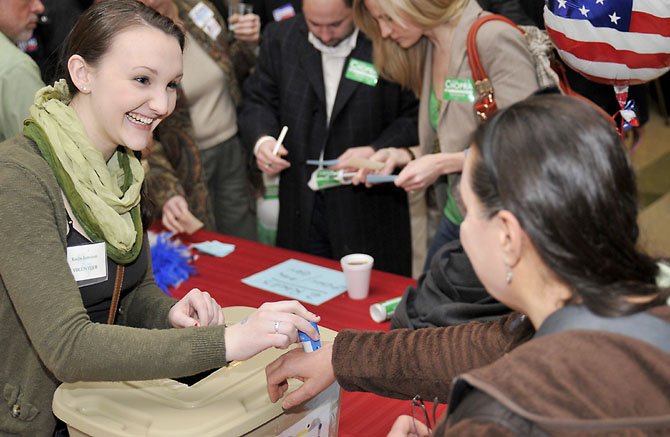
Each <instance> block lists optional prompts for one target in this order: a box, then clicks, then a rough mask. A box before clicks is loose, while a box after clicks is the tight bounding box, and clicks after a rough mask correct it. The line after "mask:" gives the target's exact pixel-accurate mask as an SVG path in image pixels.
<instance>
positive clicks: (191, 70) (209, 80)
mask: <svg viewBox="0 0 670 437" xmlns="http://www.w3.org/2000/svg"><path fill="white" fill-rule="evenodd" d="M145 2H146V4H148V5H149V6H152V7H153V8H155V9H157V10H158V11H159V12H161V13H163V14H164V15H167V16H171V17H172V18H174V19H175V20H178V21H180V22H181V23H182V24H183V26H184V29H185V31H186V40H187V43H186V47H185V50H184V77H183V79H182V81H181V86H180V89H179V94H178V95H179V98H178V103H177V106H178V107H177V110H176V111H175V113H174V114H173V115H172V116H171V117H169V118H168V119H167V120H166V121H165V123H162V124H161V125H160V126H159V128H158V129H157V139H158V141H159V142H160V144H159V145H157V148H156V150H155V151H154V152H153V153H151V154H149V157H148V162H149V173H148V177H147V180H148V182H149V184H150V189H151V191H150V192H151V195H152V197H154V198H155V200H156V203H157V204H158V206H159V207H160V208H161V211H162V221H163V224H164V225H165V227H167V228H168V229H169V230H171V231H174V232H185V231H188V230H190V229H192V228H193V225H192V222H193V221H194V218H195V219H196V221H197V220H199V221H201V222H203V223H204V224H205V225H206V226H207V227H208V228H210V229H214V230H216V231H218V232H221V233H224V234H228V235H232V236H235V237H240V238H246V239H249V240H255V239H256V216H255V212H254V208H255V198H254V196H253V192H254V190H253V187H252V184H251V180H250V176H249V167H248V161H249V160H248V158H247V152H246V150H245V149H244V148H243V147H242V145H241V143H240V141H239V138H238V134H237V133H238V128H237V114H236V105H237V104H239V102H240V100H241V89H240V84H241V83H242V81H243V80H244V79H245V77H246V76H247V75H248V74H249V71H250V70H251V68H252V67H253V66H254V64H255V61H256V56H255V53H254V50H255V48H256V47H257V44H258V40H259V38H260V22H259V18H258V16H257V15H254V14H248V15H245V16H241V17H239V18H238V20H237V22H236V25H235V38H234V39H233V40H232V41H231V42H229V41H228V31H227V27H226V22H225V20H224V19H223V18H222V17H221V15H219V14H218V13H217V11H216V8H215V7H214V6H213V5H212V4H211V3H209V2H207V1H195V0H176V1H173V0H145ZM203 180H204V183H203ZM212 216H213V217H212ZM212 218H213V219H212ZM212 222H213V223H212Z"/></svg>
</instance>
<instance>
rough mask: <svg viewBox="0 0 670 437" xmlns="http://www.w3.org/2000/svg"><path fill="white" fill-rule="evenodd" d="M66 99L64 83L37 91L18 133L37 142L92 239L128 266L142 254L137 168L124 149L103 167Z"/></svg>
mask: <svg viewBox="0 0 670 437" xmlns="http://www.w3.org/2000/svg"><path fill="white" fill-rule="evenodd" d="M70 100H71V98H70V95H69V92H68V89H67V84H66V82H65V80H60V81H58V82H56V83H55V84H54V86H53V87H52V86H47V87H44V88H42V89H41V90H39V91H38V92H37V94H36V95H35V104H34V105H33V106H32V107H31V108H30V114H31V116H32V117H31V118H28V119H27V120H26V121H25V122H24V128H23V133H24V135H25V136H27V137H28V138H30V139H32V140H33V141H35V143H37V146H38V147H39V149H40V152H42V155H43V156H44V158H45V159H46V161H47V162H48V163H49V166H50V167H51V169H52V170H53V172H54V174H55V175H56V179H57V180H58V184H59V185H60V187H61V189H62V190H63V193H65V197H66V198H67V200H68V202H69V203H70V206H71V207H72V212H73V213H74V215H75V217H76V218H77V220H78V221H79V223H80V224H81V225H82V227H83V228H84V231H86V233H87V234H88V236H89V237H90V238H91V240H92V241H94V242H100V241H105V242H106V243H107V244H106V247H107V256H109V257H110V258H111V259H112V260H113V261H115V262H116V263H118V264H128V263H130V262H132V261H134V260H135V259H136V258H137V255H139V253H140V250H141V249H142V220H141V217H140V188H141V186H142V181H143V180H144V171H143V169H142V165H141V164H140V162H139V161H138V160H137V158H135V156H134V155H133V153H132V151H130V150H128V149H126V148H125V147H119V148H118V149H117V151H116V152H115V153H114V156H112V158H111V159H110V160H109V161H108V162H105V159H104V157H103V156H102V153H101V152H100V151H99V150H98V149H96V148H95V146H93V144H92V143H91V140H90V139H89V138H88V136H87V135H86V133H85V132H84V127H83V126H82V124H81V121H80V120H79V117H78V116H77V113H76V112H75V111H74V109H72V108H71V107H70V106H68V104H69V103H70Z"/></svg>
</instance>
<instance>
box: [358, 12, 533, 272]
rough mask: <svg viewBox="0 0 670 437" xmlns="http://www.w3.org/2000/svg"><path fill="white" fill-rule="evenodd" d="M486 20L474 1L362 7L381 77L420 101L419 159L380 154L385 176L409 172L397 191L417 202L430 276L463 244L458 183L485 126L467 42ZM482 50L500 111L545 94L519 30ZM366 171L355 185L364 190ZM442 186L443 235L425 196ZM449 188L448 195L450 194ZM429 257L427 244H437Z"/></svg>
mask: <svg viewBox="0 0 670 437" xmlns="http://www.w3.org/2000/svg"><path fill="white" fill-rule="evenodd" d="M486 14H487V13H486V12H484V11H483V10H482V8H481V7H480V6H479V5H478V4H477V2H476V1H475V0H418V1H414V0H390V1H379V0H356V1H355V2H354V18H355V20H356V23H357V24H358V26H359V27H360V28H361V30H362V31H363V32H365V33H366V34H367V35H368V36H369V37H370V39H371V40H372V42H373V45H374V53H375V65H376V66H377V68H378V69H379V70H380V72H381V73H382V75H384V76H386V77H389V78H390V79H391V80H395V81H396V82H398V83H400V84H401V85H403V86H405V87H407V88H409V89H411V90H413V91H414V92H415V93H417V95H420V102H421V105H420V109H419V141H420V145H419V147H416V148H414V149H412V153H408V151H406V150H403V149H398V148H387V149H382V150H379V151H377V153H376V154H375V155H374V156H372V157H371V159H373V160H379V161H382V162H385V164H386V167H385V168H384V170H382V171H381V172H382V173H390V172H391V171H392V170H393V169H394V168H395V167H403V169H402V171H401V172H400V174H399V175H398V178H397V179H396V181H395V184H396V185H397V186H399V187H402V188H404V189H405V190H407V191H409V192H414V193H415V194H413V195H412V201H413V211H412V212H413V217H412V218H413V225H412V233H413V238H414V244H415V246H414V250H415V253H417V254H423V256H421V258H422V260H421V262H423V263H425V264H424V268H423V270H424V271H426V270H428V267H429V266H430V260H431V259H432V256H433V254H434V253H435V252H437V250H438V249H439V248H440V247H441V246H442V245H443V244H445V243H447V242H449V241H452V240H455V239H458V226H459V224H460V222H461V220H462V211H461V209H460V207H459V202H460V200H459V196H458V183H459V179H460V173H461V171H462V169H463V160H464V156H465V155H464V150H465V149H466V148H467V146H468V139H469V138H470V135H471V134H472V132H474V130H475V128H476V127H477V124H478V122H479V119H478V118H477V116H476V114H475V111H474V109H473V101H474V99H475V98H476V97H477V96H478V94H477V92H476V90H475V88H474V84H473V82H472V72H471V71H470V65H469V63H468V58H467V51H466V41H467V34H468V31H469V30H470V27H471V26H472V24H473V23H474V22H475V20H477V19H478V18H479V17H481V16H483V15H486ZM477 47H478V51H479V56H480V59H481V62H482V65H483V67H484V69H485V71H486V72H487V74H488V77H489V79H490V81H491V84H492V86H493V88H494V90H495V97H496V102H497V104H498V107H499V108H504V107H506V106H509V105H510V104H512V103H514V102H516V101H519V100H522V99H524V98H526V97H527V96H529V95H530V94H531V93H533V92H534V91H535V90H537V89H538V87H539V85H538V82H537V78H536V75H535V66H534V63H533V59H532V56H531V54H530V52H529V50H528V46H527V43H526V41H525V39H524V37H523V35H521V34H520V33H519V31H518V30H516V29H515V28H513V27H512V26H510V25H508V24H506V23H502V22H499V21H493V22H489V23H486V24H484V25H483V26H482V27H481V29H480V30H479V32H477ZM365 173H366V171H363V172H362V173H361V175H360V176H359V178H356V179H355V180H354V183H357V182H364V180H365V179H364V178H365ZM444 176H447V178H448V179H447V183H448V185H447V184H443V183H440V184H438V185H437V190H436V193H437V199H436V200H437V205H438V207H439V209H440V211H442V214H439V215H440V216H441V219H440V221H439V225H438V227H437V231H436V232H434V236H433V232H432V231H431V229H433V227H434V226H433V225H432V220H431V223H428V224H427V223H426V219H425V217H426V203H425V198H424V196H423V190H425V189H426V188H428V187H430V186H431V185H433V184H435V183H436V182H437V181H438V180H442V179H443V177H444ZM444 188H446V191H445V190H444ZM431 236H432V240H431V242H430V247H429V249H428V253H427V255H426V252H425V247H426V240H425V239H426V237H431Z"/></svg>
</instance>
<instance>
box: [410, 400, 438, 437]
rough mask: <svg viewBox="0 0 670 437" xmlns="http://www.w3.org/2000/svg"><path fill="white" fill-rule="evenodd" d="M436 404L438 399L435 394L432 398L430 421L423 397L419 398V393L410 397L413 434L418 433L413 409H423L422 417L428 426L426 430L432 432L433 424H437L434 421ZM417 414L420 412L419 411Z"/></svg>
mask: <svg viewBox="0 0 670 437" xmlns="http://www.w3.org/2000/svg"><path fill="white" fill-rule="evenodd" d="M437 404H438V400H437V396H436V397H435V399H433V411H432V418H433V420H432V421H431V420H430V419H431V418H430V416H428V410H427V409H426V404H424V403H423V399H421V395H416V396H414V397H413V398H412V419H414V420H413V421H412V425H413V426H414V433H415V434H417V435H418V434H419V433H418V432H417V430H416V415H415V411H416V410H417V409H419V410H421V411H423V417H424V419H425V420H426V426H427V427H428V432H429V433H432V432H433V425H436V424H437V422H436V421H435V414H436V412H437ZM419 414H421V413H419Z"/></svg>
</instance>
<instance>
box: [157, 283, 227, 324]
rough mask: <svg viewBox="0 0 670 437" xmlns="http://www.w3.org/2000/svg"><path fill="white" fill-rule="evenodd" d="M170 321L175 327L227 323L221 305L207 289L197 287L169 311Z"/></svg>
mask: <svg viewBox="0 0 670 437" xmlns="http://www.w3.org/2000/svg"><path fill="white" fill-rule="evenodd" d="M168 321H169V322H170V324H171V325H172V326H173V327H175V328H187V327H190V326H213V325H223V324H224V323H225V320H224V317H223V311H222V310H221V306H219V304H218V303H217V302H216V300H214V298H213V297H212V296H210V295H209V293H207V292H206V291H200V290H198V289H197V288H194V289H192V290H191V291H189V292H188V293H187V294H186V296H184V297H182V298H181V300H180V301H179V302H177V303H176V304H175V305H174V306H173V307H172V308H170V312H169V313H168Z"/></svg>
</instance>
